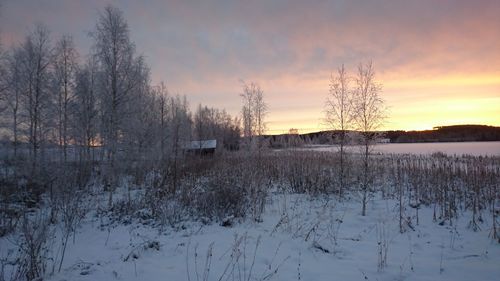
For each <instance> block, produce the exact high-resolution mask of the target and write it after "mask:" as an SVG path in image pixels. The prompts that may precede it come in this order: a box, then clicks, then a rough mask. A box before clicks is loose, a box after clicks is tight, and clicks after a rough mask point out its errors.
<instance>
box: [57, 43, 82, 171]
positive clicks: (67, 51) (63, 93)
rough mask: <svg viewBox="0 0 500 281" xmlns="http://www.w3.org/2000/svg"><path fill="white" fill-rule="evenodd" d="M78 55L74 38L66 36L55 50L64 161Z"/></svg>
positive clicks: (60, 133)
mask: <svg viewBox="0 0 500 281" xmlns="http://www.w3.org/2000/svg"><path fill="white" fill-rule="evenodd" d="M77 58H78V53H77V51H76V49H75V46H74V43H73V38H72V37H71V36H69V35H64V36H63V37H62V38H61V39H60V40H59V41H58V42H57V43H56V47H55V49H54V76H55V77H54V78H55V81H56V86H57V88H56V91H57V102H56V104H57V117H58V118H57V127H58V142H59V147H60V148H61V150H62V155H63V160H64V162H66V161H67V158H68V156H67V147H68V141H69V139H68V138H69V136H68V129H69V128H68V126H69V125H70V122H69V120H70V114H71V112H70V109H71V108H70V107H71V105H70V103H71V102H73V98H74V87H75V74H76V70H77V67H78V62H77Z"/></svg>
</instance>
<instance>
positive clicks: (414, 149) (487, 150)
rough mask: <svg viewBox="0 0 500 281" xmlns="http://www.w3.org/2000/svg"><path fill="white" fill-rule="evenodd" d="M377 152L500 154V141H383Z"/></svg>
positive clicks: (330, 148)
mask: <svg viewBox="0 0 500 281" xmlns="http://www.w3.org/2000/svg"><path fill="white" fill-rule="evenodd" d="M305 149H312V150H315V151H337V150H338V148H337V147H336V146H332V145H313V146H309V147H306V148H305ZM362 149H363V147H361V146H348V150H349V151H351V152H354V153H356V152H359V151H362ZM373 150H374V151H373V152H375V153H395V154H406V153H410V154H420V155H425V154H432V153H435V152H441V153H445V154H448V155H474V156H500V141H489V142H433V143H381V144H376V145H375V146H374V148H373Z"/></svg>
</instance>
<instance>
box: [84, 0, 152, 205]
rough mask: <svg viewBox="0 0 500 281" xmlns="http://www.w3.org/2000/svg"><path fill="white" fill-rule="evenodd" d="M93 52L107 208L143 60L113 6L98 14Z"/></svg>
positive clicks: (113, 187)
mask: <svg viewBox="0 0 500 281" xmlns="http://www.w3.org/2000/svg"><path fill="white" fill-rule="evenodd" d="M91 35H92V37H93V39H94V40H95V44H94V50H95V52H96V56H97V58H98V61H99V65H100V72H101V74H102V75H101V79H100V80H101V85H100V87H99V88H100V104H101V116H102V123H103V126H102V130H101V137H102V139H103V144H104V147H105V148H106V153H107V159H108V161H109V165H108V167H109V170H108V172H107V175H108V176H109V180H110V182H109V184H108V187H109V189H110V190H109V191H110V193H109V205H111V204H112V198H113V192H114V189H115V187H116V184H117V182H116V176H117V175H116V173H117V169H116V168H117V167H116V164H117V163H116V158H117V152H118V144H119V141H120V136H121V135H120V133H121V132H122V131H123V127H124V126H125V122H124V121H125V117H127V116H128V113H129V112H128V110H129V109H130V107H128V106H127V104H128V103H130V102H132V101H133V98H134V95H133V94H134V91H135V90H137V87H138V86H139V85H140V82H142V81H141V80H140V79H138V76H140V74H141V71H142V70H143V68H142V67H141V66H140V65H141V63H142V58H140V57H139V58H137V57H135V56H134V54H135V46H134V44H133V43H132V42H131V41H130V36H129V28H128V25H127V22H126V21H125V19H124V17H123V13H122V12H121V11H120V10H118V9H117V8H114V7H112V6H107V7H106V8H105V9H104V12H103V13H102V14H101V15H100V17H99V20H98V22H97V25H96V28H95V30H94V32H93V33H92V34H91Z"/></svg>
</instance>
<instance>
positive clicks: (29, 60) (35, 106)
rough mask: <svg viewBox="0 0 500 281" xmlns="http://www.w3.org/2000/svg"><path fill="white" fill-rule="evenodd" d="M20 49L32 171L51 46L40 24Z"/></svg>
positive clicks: (41, 135) (46, 95)
mask: <svg viewBox="0 0 500 281" xmlns="http://www.w3.org/2000/svg"><path fill="white" fill-rule="evenodd" d="M21 49H22V77H23V79H22V81H23V82H22V83H23V84H24V90H23V106H24V109H25V111H26V112H27V115H28V127H29V128H28V130H29V131H28V132H29V133H28V136H29V143H30V146H31V150H30V151H31V160H32V168H33V172H35V171H36V168H37V162H38V153H39V149H40V144H41V143H42V142H43V138H44V133H45V129H46V128H45V122H44V121H46V120H45V118H46V117H47V116H48V115H47V114H46V113H47V112H46V110H47V109H48V106H49V104H48V103H49V101H50V92H49V82H50V65H51V62H52V61H51V59H52V48H51V46H50V38H49V31H48V29H47V28H46V27H44V26H42V25H37V26H36V27H35V30H34V31H33V32H32V33H31V34H30V35H28V36H27V37H26V39H25V41H24V43H23V44H22V45H21Z"/></svg>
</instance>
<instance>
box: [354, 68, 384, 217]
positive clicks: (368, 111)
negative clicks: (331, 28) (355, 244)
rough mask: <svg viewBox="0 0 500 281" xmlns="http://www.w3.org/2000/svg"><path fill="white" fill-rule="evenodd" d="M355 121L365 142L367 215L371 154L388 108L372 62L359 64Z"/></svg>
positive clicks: (364, 193)
mask: <svg viewBox="0 0 500 281" xmlns="http://www.w3.org/2000/svg"><path fill="white" fill-rule="evenodd" d="M355 84H356V85H355V86H356V91H355V98H354V103H355V114H354V116H355V118H354V120H355V123H356V127H357V129H358V130H359V131H360V134H361V139H362V144H363V176H362V182H361V192H362V204H363V207H362V211H361V214H362V215H363V216H365V215H366V204H367V202H368V191H369V189H370V185H371V182H372V179H371V178H372V176H371V170H370V163H369V160H370V159H369V156H370V152H371V148H372V146H373V145H374V144H375V141H376V138H377V136H378V134H377V133H376V130H378V129H379V128H380V126H382V124H383V122H384V120H385V112H386V108H385V106H384V101H383V100H382V98H381V97H380V92H381V91H382V85H381V84H380V83H379V82H377V81H376V80H375V70H374V68H373V64H372V62H369V63H367V64H365V65H364V64H359V66H358V72H357V75H356V78H355Z"/></svg>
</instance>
